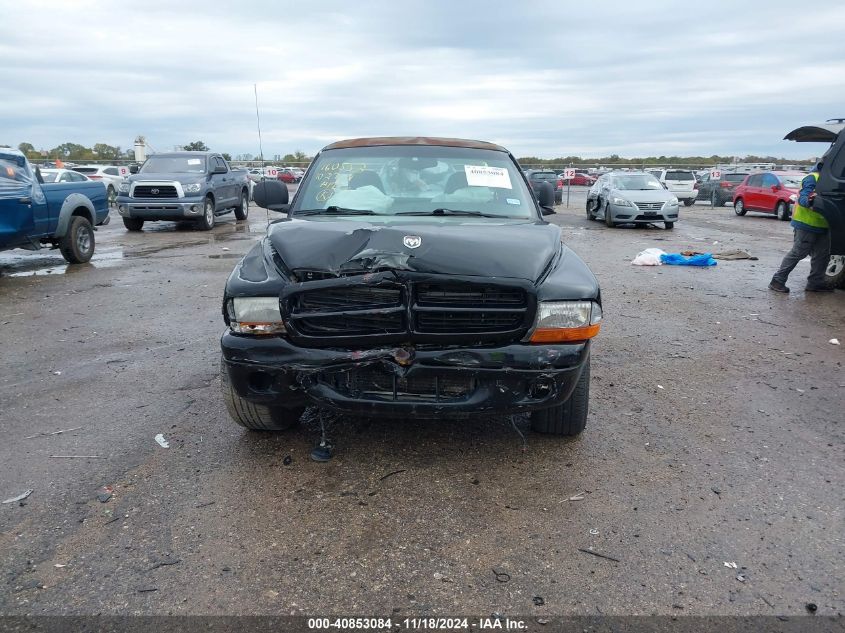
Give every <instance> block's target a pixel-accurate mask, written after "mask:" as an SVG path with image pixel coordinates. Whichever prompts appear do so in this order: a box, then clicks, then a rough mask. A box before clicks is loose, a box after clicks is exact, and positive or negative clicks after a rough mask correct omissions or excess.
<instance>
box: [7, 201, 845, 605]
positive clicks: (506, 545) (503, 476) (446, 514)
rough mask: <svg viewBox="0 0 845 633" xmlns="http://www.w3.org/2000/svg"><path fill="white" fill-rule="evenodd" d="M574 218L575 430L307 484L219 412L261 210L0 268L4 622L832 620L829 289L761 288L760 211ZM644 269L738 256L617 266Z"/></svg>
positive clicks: (406, 459) (391, 452)
mask: <svg viewBox="0 0 845 633" xmlns="http://www.w3.org/2000/svg"><path fill="white" fill-rule="evenodd" d="M583 201H584V189H583V188H578V189H573V195H572V199H571V204H570V206H569V208H563V207H560V208H559V212H558V214H557V215H555V216H550V217H551V218H552V221H553V222H555V223H558V224H560V225H561V226H563V227H564V233H565V240H566V242H567V243H568V244H569V245H570V246H571V247H572V248H573V249H574V250H575V251H576V252H577V253H579V254H580V255H581V256H582V257H583V258H584V259H585V260H586V261H587V263H588V264H589V265H590V266H591V268H592V269H593V271H594V272H595V273H596V275H597V277H598V278H599V281H600V282H601V285H602V295H603V299H604V310H605V323H604V327H603V330H602V333H601V335H600V336H599V338H598V339H597V340H596V341H595V344H594V347H593V367H592V369H593V382H592V400H591V412H590V417H589V421H588V425H587V430H586V432H585V433H584V434H583V435H582V436H581V437H580V438H578V439H575V440H570V439H561V438H555V437H546V436H540V435H535V434H532V433H530V431H529V429H528V426H527V422H526V421H525V420H518V421H517V422H518V425H517V426H518V428H519V429H520V431H521V432H523V433H524V434H525V437H526V440H527V442H526V444H525V446H523V442H522V440H521V438H520V435H519V434H518V433H517V431H515V430H514V428H513V427H512V426H511V422H510V419H474V420H471V421H448V420H442V421H436V422H432V421H425V422H424V421H418V420H412V419H411V420H397V421H388V420H369V419H352V418H345V419H341V420H338V421H337V422H336V423H335V425H334V426H333V429H332V433H331V435H332V437H333V439H334V441H335V444H336V446H337V452H336V456H335V458H334V459H333V460H332V461H331V462H330V463H328V464H317V463H314V462H312V461H311V460H310V459H309V457H308V453H309V451H310V449H311V448H312V447H313V445H314V443H315V441H316V439H317V434H316V426H315V422H314V417H313V415H311V416H309V414H306V419H305V420H304V423H303V425H302V427H301V428H300V429H297V430H295V431H293V432H288V433H281V434H255V433H249V432H245V431H243V430H242V429H241V428H240V427H237V426H235V425H234V424H233V423H232V422H231V421H230V420H229V419H228V416H227V414H226V412H225V410H224V407H223V403H222V401H221V398H220V394H219V382H218V377H217V372H218V358H219V345H218V338H219V336H220V334H221V333H222V330H223V327H224V326H223V321H222V317H221V315H220V300H221V294H222V291H223V285H224V282H225V280H226V277H227V276H228V274H229V272H230V271H231V269H232V267H233V266H234V264H235V262H236V261H237V258H238V257H240V255H242V254H243V253H245V252H246V251H247V250H248V248H249V247H250V246H251V245H252V243H253V241H254V240H256V239H258V238H259V237H260V236H261V235H263V233H264V231H265V228H266V222H267V219H266V213H265V211H264V210H263V209H256V208H254V207H253V208H252V209H251V215H250V220H249V222H248V223H235V221H234V219H233V218H232V216H231V215H230V216H226V217H225V218H224V219H222V220H219V224H218V226H217V227H216V228H215V229H214V230H213V231H212V232H210V233H204V232H200V231H196V230H193V229H192V228H190V227H180V226H177V225H176V224H174V223H159V224H157V225H151V227H150V228H149V229H146V228H145V230H144V232H143V233H140V234H137V233H135V234H130V233H127V232H126V231H125V230H124V228H123V225H122V223H121V222H120V220H119V218H118V217H114V218H113V221H112V223H111V224H110V225H108V226H106V227H102V228H101V230H99V231H98V233H97V252H96V255H95V257H94V260H93V261H92V262H91V264H89V265H83V266H77V267H73V268H68V267H67V266H65V264H64V262H63V260H62V259H61V257H60V256H58V255H57V254H55V253H52V252H49V251H42V252H40V253H25V252H23V251H12V252H7V253H2V254H0V295H2V297H3V303H2V307H0V324H2V330H0V331H2V350H3V353H2V356H0V428H2V431H3V440H4V441H3V442H2V443H0V497H2V498H3V499H6V498H9V497H14V496H15V495H17V494H19V493H21V492H23V491H24V490H26V489H30V488H31V489H33V490H34V492H33V493H32V495H31V496H30V497H29V498H28V499H26V500H25V501H24V502H23V503H10V504H5V505H2V506H0V530H1V531H0V569H2V579H0V612H2V613H5V614H10V613H11V614H69V613H74V614H89V613H104V614H125V613H132V614H134V613H140V614H170V613H172V614H199V613H202V614H289V613H295V614H300V613H305V614H312V615H313V614H316V615H323V614H327V613H334V614H380V615H390V614H391V613H394V614H401V615H403V616H405V615H431V614H437V615H448V614H458V613H464V614H470V613H476V614H488V613H492V612H498V613H503V614H521V615H527V616H531V617H535V618H538V617H539V618H542V617H549V616H550V615H553V614H582V615H596V614H612V615H624V614H652V613H655V614H696V615H705V614H738V615H747V614H766V615H775V614H789V615H792V614H795V615H797V614H803V613H805V612H806V611H805V605H806V604H807V603H815V604H817V605H818V614H819V615H821V614H828V615H832V614H841V612H842V611H843V587H845V548H844V547H843V525H845V522H843V518H845V517H843V491H845V485H843V484H845V459H843V428H842V427H843V422H845V415H844V414H843V411H845V398H844V397H843V395H845V372H843V368H842V362H843V347H842V346H838V347H837V346H834V345H831V344H829V343H828V341H829V339H832V338H834V337H836V338H839V339H840V340H843V341H845V293H843V292H842V291H837V292H836V293H834V294H832V295H820V296H815V295H805V293H804V292H803V290H801V289H802V288H803V286H804V283H803V281H804V277H806V274H807V272H808V270H809V264H808V262H806V261H805V262H802V263H801V264H800V265H799V267H798V268H797V269H796V271H795V273H794V275H793V278H792V280H791V285H792V288H793V292H792V294H791V295H789V296H781V295H775V294H774V293H771V292H769V291H768V290H767V289H766V285H767V283H768V281H769V278H770V277H771V274H772V271H773V270H774V269H775V267H776V266H777V264H778V263H779V261H780V258H781V257H782V256H783V254H784V253H785V252H786V250H787V249H788V248H789V245H790V243H791V230H790V228H789V226H788V224H786V223H783V222H779V221H778V220H776V219H773V218H770V217H764V216H761V215H754V214H749V215H748V216H745V217H736V216H735V215H734V213H733V212H732V210H731V209H730V208H728V207H724V208H721V209H711V208H710V206H709V205H707V204H697V205H695V206H693V207H691V208H683V207H682V210H681V214H682V215H681V221H680V222H679V223H678V224H677V225H676V226H675V229H674V230H673V231H665V230H663V229H662V227H661V228H645V229H635V228H617V229H608V228H606V227H605V226H604V225H603V224H600V223H595V222H589V221H587V219H586V216H585V214H584V211H583V209H584V206H583ZM113 214H114V213H113ZM648 247H659V248H662V249H663V250H665V251H669V252H677V251H679V250H685V249H694V250H698V251H711V250H712V251H715V252H718V251H720V250H731V249H737V248H739V249H744V250H747V251H748V252H749V253H751V254H752V255H755V256H756V257H758V258H759V260H757V261H748V260H743V261H721V262H719V265H718V266H716V267H714V268H710V269H694V268H685V267H668V266H664V267H659V268H641V267H634V266H631V265H630V261H631V259H633V257H634V256H635V255H636V254H637V253H638V252H639V251H641V250H643V249H644V248H648ZM75 427H80V428H78V430H74V431H70V432H66V433H61V434H55V435H47V434H49V433H53V432H55V431H59V430H63V429H73V428H75ZM158 433H162V434H163V435H164V436H165V437H166V439H167V440H168V441H169V448H162V447H161V446H159V445H158V444H157V443H156V442H155V441H154V439H153V438H154V436H155V435H156V434H158ZM57 455H58V456H61V455H65V456H67V455H71V456H97V457H96V458H94V457H90V458H55V457H52V456H57ZM286 456H290V458H291V460H290V463H289V464H288V465H285V462H284V461H283V460H284V458H285V457H286ZM391 473H394V474H392V475H391ZM388 475H390V476H388ZM104 486H109V487H111V492H112V496H111V497H110V498H108V499H107V501H106V502H101V501H100V500H98V498H97V494H98V492H102V489H103V487H104ZM106 496H107V495H103V498H105V497H106ZM573 497H574V498H575V499H577V500H570V499H571V498H573ZM582 550H588V551H590V550H592V551H593V552H597V553H601V554H604V555H606V556H609V557H612V558H614V559H616V561H614V560H609V559H606V558H599V557H597V556H593V555H590V554H589V553H587V552H584V551H582ZM617 561H618V562H617ZM725 563H736V569H734V568H733V567H728V566H726V565H725ZM494 570H495V572H504V573H506V574H508V576H509V579H510V580H509V581H508V582H500V581H497V577H496V575H495V573H494ZM503 579H504V577H503V576H500V577H499V580H503ZM535 597H540V598H542V601H539V600H535ZM538 602H542V604H540V605H538V604H535V603H538Z"/></svg>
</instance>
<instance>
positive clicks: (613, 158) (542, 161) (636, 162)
mask: <svg viewBox="0 0 845 633" xmlns="http://www.w3.org/2000/svg"><path fill="white" fill-rule="evenodd" d="M737 159H738V160H737ZM517 160H518V161H519V164H520V165H523V166H525V165H532V166H534V165H537V166H542V165H549V166H551V165H555V166H561V165H572V166H573V167H577V166H579V165H622V166H624V165H630V166H632V167H634V166H648V165H673V166H676V167H680V166H682V165H690V166H700V165H724V164H730V163H734V162H743V163H779V164H790V165H811V164H812V163H813V159H811V158H807V159H794V158H776V157H774V156H754V155H748V156H744V157H737V156H719V155H717V154H713V155H712V156H644V157H640V158H636V157H635V158H622V157H621V156H619V155H618V154H611V155H610V156H604V157H602V158H582V157H581V156H564V157H560V158H537V157H536V156H524V157H522V158H517Z"/></svg>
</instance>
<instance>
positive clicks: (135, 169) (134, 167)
mask: <svg viewBox="0 0 845 633" xmlns="http://www.w3.org/2000/svg"><path fill="white" fill-rule="evenodd" d="M129 173H130V174H137V173H138V165H129Z"/></svg>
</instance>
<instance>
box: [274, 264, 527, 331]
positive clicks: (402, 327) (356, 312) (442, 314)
mask: <svg viewBox="0 0 845 633" xmlns="http://www.w3.org/2000/svg"><path fill="white" fill-rule="evenodd" d="M352 279H353V278H349V277H347V278H345V279H338V280H337V283H338V284H345V285H333V284H332V283H330V282H328V281H323V282H322V283H319V282H318V283H319V286H322V287H312V288H308V284H305V288H306V289H305V290H300V291H299V292H296V293H294V294H292V295H291V296H290V297H288V298H287V299H286V306H287V312H288V314H289V319H288V321H289V323H290V324H291V326H292V328H293V330H294V331H295V332H296V333H298V334H300V335H301V336H306V337H313V338H316V337H319V338H321V339H331V338H339V337H352V336H361V335H373V336H377V335H387V336H391V335H392V336H393V338H392V339H391V340H392V341H396V340H397V335H406V338H405V339H404V340H407V341H411V342H424V341H430V342H434V340H435V339H436V340H442V338H441V337H443V336H452V337H455V338H458V337H462V336H465V335H467V334H472V335H477V336H480V337H482V338H486V340H491V341H492V340H496V341H504V340H505V339H507V340H518V339H519V338H520V336H521V335H522V334H523V333H524V332H525V330H526V328H527V327H528V321H529V320H530V318H531V317H532V316H533V314H529V312H531V310H530V308H531V306H530V304H529V298H530V297H529V295H528V293H527V292H526V291H525V290H524V289H523V288H520V287H515V286H499V285H496V284H489V283H488V284H474V283H461V282H454V281H446V282H443V283H437V282H432V281H429V280H426V281H424V282H420V283H415V282H413V281H404V282H401V283H400V282H398V281H393V280H381V281H378V282H375V283H370V284H365V283H360V284H350V283H349V282H350V281H352ZM315 285H317V284H315ZM479 340H480V339H479ZM324 344H328V343H324Z"/></svg>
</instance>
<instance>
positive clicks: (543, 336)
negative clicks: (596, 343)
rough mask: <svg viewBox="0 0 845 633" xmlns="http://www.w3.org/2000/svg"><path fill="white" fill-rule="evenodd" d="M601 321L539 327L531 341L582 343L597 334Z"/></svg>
mask: <svg viewBox="0 0 845 633" xmlns="http://www.w3.org/2000/svg"><path fill="white" fill-rule="evenodd" d="M600 329H601V323H596V324H595V325H584V326H581V327H572V328H537V329H536V330H534V333H533V334H532V335H531V341H530V342H531V343H580V342H582V341H587V340H589V339H591V338H593V337H594V336H597V335H598V333H599V330H600Z"/></svg>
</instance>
